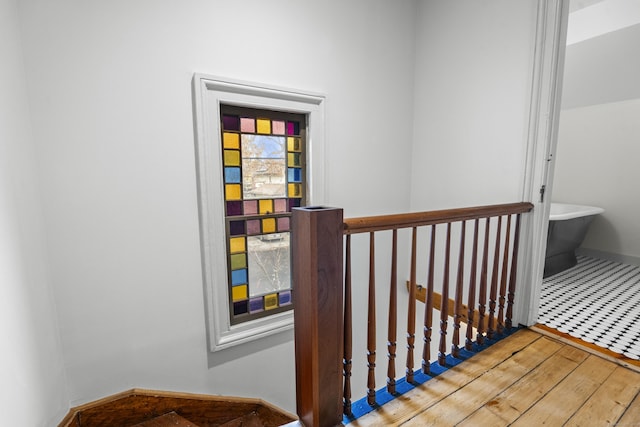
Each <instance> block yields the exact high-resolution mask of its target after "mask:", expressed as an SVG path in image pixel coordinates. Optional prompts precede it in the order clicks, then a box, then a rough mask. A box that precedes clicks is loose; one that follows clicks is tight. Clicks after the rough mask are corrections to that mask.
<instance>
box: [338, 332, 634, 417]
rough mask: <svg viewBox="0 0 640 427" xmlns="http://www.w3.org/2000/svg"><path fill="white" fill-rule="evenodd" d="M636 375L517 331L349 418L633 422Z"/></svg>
mask: <svg viewBox="0 0 640 427" xmlns="http://www.w3.org/2000/svg"><path fill="white" fill-rule="evenodd" d="M639 393H640V373H639V372H636V371H634V370H630V369H628V368H626V367H624V366H621V365H619V364H617V363H615V362H613V361H610V360H606V359H604V358H602V357H599V356H598V355H595V354H592V353H590V352H587V351H584V350H582V349H580V348H577V347H574V346H572V345H570V344H568V343H566V342H562V341H560V340H556V339H554V338H553V337H549V336H544V335H542V334H540V333H538V332H535V331H532V330H529V329H524V330H521V331H519V332H517V333H515V334H514V335H512V336H510V337H508V338H506V339H504V340H502V341H500V342H498V343H496V344H494V345H493V346H491V347H490V348H488V349H487V350H484V351H483V352H481V353H479V354H477V355H475V356H473V357H472V358H470V359H469V360H467V361H465V362H463V363H461V364H460V365H458V366H456V367H454V368H452V369H450V370H448V371H447V372H445V373H444V374H441V375H439V376H438V377H436V378H434V379H432V380H430V381H427V382H426V383H425V384H423V385H422V386H420V387H418V388H416V389H414V390H411V391H410V392H408V393H406V394H404V395H402V396H400V397H398V398H397V399H395V400H392V401H391V402H389V403H387V404H385V405H383V406H382V407H380V408H379V409H378V410H376V411H374V412H371V413H369V414H367V415H364V416H362V417H360V418H359V419H357V420H355V421H353V422H351V423H349V424H348V427H360V426H407V427H409V426H491V427H494V426H507V425H513V426H538V425H550V426H562V425H566V426H596V427H597V426H613V425H617V426H640V396H639Z"/></svg>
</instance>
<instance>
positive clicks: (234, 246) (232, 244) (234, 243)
mask: <svg viewBox="0 0 640 427" xmlns="http://www.w3.org/2000/svg"><path fill="white" fill-rule="evenodd" d="M229 250H230V251H231V253H235V252H245V251H246V250H247V245H246V243H245V240H244V237H232V238H231V239H229Z"/></svg>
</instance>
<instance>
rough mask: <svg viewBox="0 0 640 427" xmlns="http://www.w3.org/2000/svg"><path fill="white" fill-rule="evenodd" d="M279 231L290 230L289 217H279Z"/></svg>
mask: <svg viewBox="0 0 640 427" xmlns="http://www.w3.org/2000/svg"><path fill="white" fill-rule="evenodd" d="M278 231H289V218H278Z"/></svg>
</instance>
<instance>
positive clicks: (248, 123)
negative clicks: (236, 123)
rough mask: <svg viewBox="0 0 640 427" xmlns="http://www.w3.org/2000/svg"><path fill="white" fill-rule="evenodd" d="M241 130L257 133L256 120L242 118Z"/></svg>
mask: <svg viewBox="0 0 640 427" xmlns="http://www.w3.org/2000/svg"><path fill="white" fill-rule="evenodd" d="M240 131H241V132H248V133H256V120H255V119H252V118H249V117H241V118H240Z"/></svg>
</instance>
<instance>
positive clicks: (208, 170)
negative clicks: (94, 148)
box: [193, 73, 325, 351]
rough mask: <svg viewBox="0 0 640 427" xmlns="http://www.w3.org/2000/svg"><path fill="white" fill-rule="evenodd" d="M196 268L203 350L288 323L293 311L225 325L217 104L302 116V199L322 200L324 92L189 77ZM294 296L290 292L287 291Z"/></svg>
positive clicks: (252, 337)
mask: <svg viewBox="0 0 640 427" xmlns="http://www.w3.org/2000/svg"><path fill="white" fill-rule="evenodd" d="M193 100H194V115H195V139H196V160H197V168H198V170H197V175H198V201H199V214H200V242H201V255H202V271H203V281H204V287H205V298H206V301H205V303H206V309H207V332H208V339H209V349H210V350H211V351H219V350H222V349H225V348H229V347H231V346H234V345H238V344H242V343H246V342H249V341H252V340H256V339H259V338H263V337H266V336H269V335H271V334H275V333H278V332H282V331H285V330H288V329H291V328H292V327H293V310H288V311H286V312H283V313H276V314H273V315H271V316H266V317H263V318H260V319H255V320H250V321H247V322H243V323H240V324H237V325H231V321H230V312H229V285H228V275H227V249H226V231H225V222H224V212H225V211H224V188H223V187H224V183H223V181H222V167H223V166H222V154H221V153H222V149H221V148H220V147H221V142H220V104H221V103H222V104H228V105H235V106H241V107H250V108H259V109H260V108H261V109H269V110H276V111H286V112H293V113H300V114H305V115H306V116H307V128H308V133H307V147H306V149H307V179H306V182H307V188H306V191H307V204H309V205H311V204H315V205H320V204H324V187H325V185H324V182H325V178H324V170H325V163H324V162H325V151H324V150H325V143H324V138H325V135H324V104H325V97H324V96H323V95H319V94H316V93H310V92H306V91H300V90H294V89H287V88H280V87H275V86H268V85H263V84H255V83H247V82H241V81H237V80H231V79H223V78H218V77H214V76H209V75H206V74H199V73H196V74H195V75H194V77H193ZM293 298H294V299H295V294H294V295H293Z"/></svg>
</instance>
